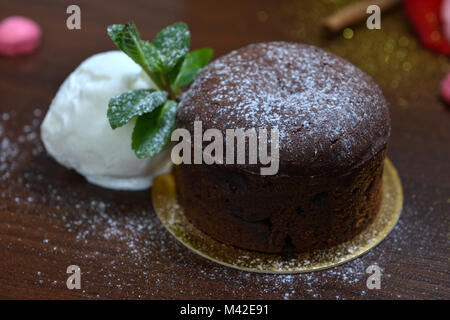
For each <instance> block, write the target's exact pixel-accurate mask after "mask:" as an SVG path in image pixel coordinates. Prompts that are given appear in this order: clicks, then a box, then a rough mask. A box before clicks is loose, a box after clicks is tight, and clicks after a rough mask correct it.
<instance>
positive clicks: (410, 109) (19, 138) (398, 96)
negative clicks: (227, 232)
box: [0, 0, 450, 299]
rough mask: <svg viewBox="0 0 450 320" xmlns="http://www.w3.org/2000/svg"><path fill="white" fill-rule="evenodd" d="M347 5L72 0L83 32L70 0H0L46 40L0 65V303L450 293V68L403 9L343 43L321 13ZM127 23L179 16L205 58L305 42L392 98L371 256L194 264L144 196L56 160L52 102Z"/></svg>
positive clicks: (147, 24)
mask: <svg viewBox="0 0 450 320" xmlns="http://www.w3.org/2000/svg"><path fill="white" fill-rule="evenodd" d="M344 2H348V1H337V2H331V1H317V0H314V1H313V0H311V1H259V0H255V1H221V2H219V1H209V0H204V1H199V0H196V1H187V0H185V1H182V0H179V1H175V0H164V1H158V0H153V1H150V0H140V1H106V0H105V1H87V0H85V1H77V4H78V5H79V6H80V7H81V12H82V21H81V23H82V29H81V30H68V29H67V28H66V23H65V21H66V18H67V14H66V8H67V6H68V5H69V4H71V3H72V1H57V0H46V1H43V0H42V1H25V0H16V1H4V0H2V1H1V2H0V19H2V18H4V17H6V16H9V15H13V14H21V15H26V16H30V17H32V18H34V19H35V20H37V21H38V22H39V23H40V24H41V26H42V28H43V30H44V43H43V46H42V48H41V49H40V50H39V51H38V52H37V53H35V54H33V55H31V56H27V57H22V58H15V59H11V58H5V57H0V297H1V298H31V299H39V298H50V299H66V298H93V299H95V298H102V299H103V298H120V299H122V298H125V299H133V298H150V299H156V298H159V299H173V298H194V299H196V298H207V299H208V298H213V299H222V298H225V299H230V298H244V299H245V298H251V299H261V298H264V299H302V298H312V299H316V298H322V299H359V298H362V299H372V298H381V299H391V298H392V299H405V298H420V299H422V298H424V299H431V298H440V299H448V298H450V275H449V265H450V264H449V258H450V256H449V227H450V223H449V222H450V221H449V219H450V218H449V217H450V215H449V212H450V108H448V107H446V106H445V105H444V103H443V102H442V101H440V99H439V96H438V87H439V83H440V80H441V79H442V78H443V76H444V75H445V74H446V72H448V71H449V70H450V68H449V62H448V60H447V58H445V57H440V56H438V55H435V54H433V53H430V52H427V51H425V50H424V49H422V48H421V47H420V45H419V44H418V43H417V41H416V40H415V38H414V35H413V33H412V31H411V30H410V27H409V26H408V24H407V21H406V20H405V19H404V17H403V14H402V11H401V9H397V10H394V11H392V12H390V13H386V14H383V15H382V30H367V29H365V28H364V26H363V25H361V26H355V27H353V28H352V30H353V32H354V34H353V37H351V39H346V38H344V37H343V36H342V34H338V35H336V36H333V37H330V36H326V35H324V34H323V33H322V32H321V31H320V28H319V20H320V17H323V16H325V15H327V14H329V13H331V12H333V11H334V10H335V9H337V8H338V7H339V6H341V5H342V4H343V3H344ZM129 20H134V21H135V23H136V24H137V25H138V27H139V28H140V30H141V33H142V36H143V38H147V39H151V38H152V37H153V36H154V35H155V33H156V32H157V31H158V30H159V29H161V28H162V27H164V26H166V25H168V24H171V23H173V22H175V21H180V20H181V21H185V22H187V23H188V24H189V26H190V29H191V32H192V47H193V48H198V47H202V46H211V47H213V48H214V49H215V55H216V57H217V56H219V55H222V54H224V53H226V52H228V51H230V50H232V49H235V48H238V47H240V46H242V45H245V44H248V43H251V42H258V41H268V40H290V41H303V42H307V43H311V44H316V45H318V46H321V47H324V48H326V49H328V50H331V51H333V52H335V53H337V54H339V55H342V56H344V57H345V58H347V59H349V60H350V61H352V62H354V63H355V64H356V65H358V66H359V67H361V68H362V69H363V70H365V71H367V72H369V73H370V74H371V75H372V76H373V77H374V78H375V79H376V81H377V82H378V83H379V84H380V86H381V87H382V89H383V90H384V92H385V95H386V97H387V99H388V100H389V101H390V103H391V113H392V127H393V129H392V137H391V143H390V150H389V157H390V159H391V160H392V161H393V162H394V164H395V165H396V167H397V169H398V171H399V174H400V176H401V179H402V182H403V187H404V207H403V212H402V216H401V219H400V222H399V223H398V225H397V226H396V227H395V229H394V230H393V232H392V233H391V234H390V235H389V236H388V238H387V239H385V241H383V242H382V243H381V244H380V245H379V246H377V247H376V248H374V249H373V250H371V251H370V252H369V253H368V254H366V255H364V256H363V257H361V258H359V259H356V260H354V261H352V262H349V263H346V264H344V265H342V266H339V267H336V268H333V269H330V270H326V271H321V272H315V273H309V274H299V275H262V274H252V273H247V272H240V271H236V270H233V269H229V268H226V267H222V266H220V265H217V264H215V263H212V262H210V261H207V260H205V259H203V258H201V257H199V256H197V255H196V254H194V253H192V252H190V251H189V250H188V249H186V248H184V247H183V246H182V245H181V244H179V243H178V242H177V241H176V240H175V239H174V238H173V237H172V236H170V235H169V233H168V232H167V231H166V230H165V229H164V227H163V226H162V225H161V223H160V222H159V221H158V219H157V217H156V215H155V213H154V211H153V209H152V203H151V199H150V192H149V191H145V192H115V191H110V190H105V189H101V188H98V187H95V186H92V185H90V184H88V183H87V182H86V181H85V180H84V179H83V178H82V177H80V176H79V175H77V174H76V173H75V172H73V171H69V170H67V169H64V168H63V167H61V166H59V165H58V164H57V163H56V162H55V161H54V160H53V159H52V158H50V157H49V156H48V155H47V153H46V152H45V150H44V149H43V146H42V143H41V142H40V137H39V126H40V123H41V121H42V119H43V117H44V115H45V112H46V111H47V108H48V106H49V104H50V101H51V99H52V97H53V96H54V94H55V93H56V91H57V89H58V87H59V85H60V84H61V83H62V81H63V80H64V79H65V77H66V76H67V75H68V74H69V73H70V72H71V71H72V70H73V69H74V68H75V67H76V66H77V65H78V64H79V63H80V62H81V61H82V60H84V59H85V58H87V57H88V56H90V55H92V54H94V53H97V52H100V51H106V50H111V49H114V46H113V45H112V43H111V41H110V40H109V39H108V37H107V36H106V32H105V30H106V26H107V25H109V24H112V23H124V22H127V21H129ZM348 34H349V33H347V35H348ZM350 34H351V32H350ZM112 67H113V66H112ZM72 264H74V265H78V266H80V268H81V282H82V288H81V289H80V290H68V289H67V287H66V279H67V277H68V275H67V273H66V268H67V267H68V266H69V265H72ZM371 264H378V265H379V266H380V267H381V269H382V278H381V280H382V288H381V289H380V290H369V289H368V288H367V287H366V279H367V276H368V275H367V274H366V273H365V270H366V268H367V267H368V266H369V265H371Z"/></svg>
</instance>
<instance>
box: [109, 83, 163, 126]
mask: <svg viewBox="0 0 450 320" xmlns="http://www.w3.org/2000/svg"><path fill="white" fill-rule="evenodd" d="M166 100H167V92H165V91H155V90H153V89H140V90H131V91H127V92H124V93H121V94H119V95H117V96H114V97H112V98H111V100H109V104H108V111H107V116H108V120H109V124H110V125H111V128H113V129H116V128H119V127H121V126H123V125H125V124H127V123H128V122H129V121H130V120H131V119H132V118H133V117H135V116H140V115H143V114H145V113H149V112H152V111H153V110H155V109H156V108H158V107H159V106H161V105H162V104H163V103H164V102H165V101H166Z"/></svg>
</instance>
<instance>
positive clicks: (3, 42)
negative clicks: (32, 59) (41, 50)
mask: <svg viewBox="0 0 450 320" xmlns="http://www.w3.org/2000/svg"><path fill="white" fill-rule="evenodd" d="M41 38H42V31H41V28H40V27H39V25H38V24H37V23H36V22H34V21H33V20H31V19H29V18H26V17H20V16H13V17H9V18H6V19H4V20H3V21H2V22H0V54H2V55H6V56H19V55H24V54H28V53H31V52H33V51H34V50H36V49H37V48H38V47H39V46H40V44H41Z"/></svg>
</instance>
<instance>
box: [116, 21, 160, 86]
mask: <svg viewBox="0 0 450 320" xmlns="http://www.w3.org/2000/svg"><path fill="white" fill-rule="evenodd" d="M108 34H109V36H110V38H111V40H112V41H113V42H114V43H115V44H116V45H117V46H118V47H119V49H120V50H122V51H123V52H124V53H125V54H127V55H128V56H129V57H130V58H131V59H133V61H134V62H136V63H137V64H138V65H140V66H141V67H142V69H144V71H145V72H146V73H147V74H148V76H149V77H150V78H151V79H152V81H153V82H154V83H155V84H156V85H157V86H158V87H159V88H160V89H162V88H163V85H162V83H161V80H160V79H161V77H160V75H159V72H160V71H161V64H162V61H161V59H160V54H159V53H158V50H157V49H156V48H155V46H154V45H153V44H151V43H150V42H148V41H144V40H141V37H140V35H139V31H138V30H137V28H136V26H135V25H134V23H127V24H126V25H120V24H114V25H111V26H109V27H108Z"/></svg>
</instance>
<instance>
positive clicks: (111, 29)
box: [107, 24, 125, 50]
mask: <svg viewBox="0 0 450 320" xmlns="http://www.w3.org/2000/svg"><path fill="white" fill-rule="evenodd" d="M124 29H125V26H124V25H122V24H113V25H111V26H108V29H107V30H108V35H109V37H110V38H111V40H112V41H113V42H114V43H115V45H116V46H118V47H119V49H120V50H122V39H123V30H124Z"/></svg>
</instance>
